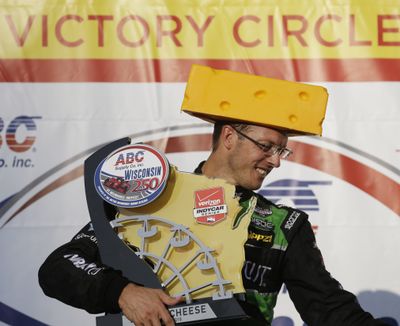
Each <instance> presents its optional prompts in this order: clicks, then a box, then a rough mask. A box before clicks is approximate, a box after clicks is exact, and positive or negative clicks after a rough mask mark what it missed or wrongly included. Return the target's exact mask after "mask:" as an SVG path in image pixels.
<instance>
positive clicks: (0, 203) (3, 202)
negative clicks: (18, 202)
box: [0, 195, 14, 209]
mask: <svg viewBox="0 0 400 326" xmlns="http://www.w3.org/2000/svg"><path fill="white" fill-rule="evenodd" d="M13 197H14V195H11V196H10V197H7V198H6V199H4V200H3V201H1V202H0V209H1V208H2V207H3V206H4V205H5V204H6V203H7V202H8V201H9V200H10V199H11V198H13Z"/></svg>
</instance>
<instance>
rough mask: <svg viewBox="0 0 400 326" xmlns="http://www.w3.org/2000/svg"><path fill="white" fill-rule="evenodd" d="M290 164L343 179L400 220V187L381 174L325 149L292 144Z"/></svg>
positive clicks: (292, 142) (296, 143)
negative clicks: (389, 210) (393, 213)
mask: <svg viewBox="0 0 400 326" xmlns="http://www.w3.org/2000/svg"><path fill="white" fill-rule="evenodd" d="M290 148H291V149H293V152H294V153H295V154H294V155H292V157H291V158H290V161H292V162H296V163H299V164H303V165H306V166H309V167H311V168H314V169H317V170H319V171H322V172H325V173H327V174H330V175H332V176H335V177H337V178H339V179H342V180H344V181H346V182H348V183H350V184H352V185H353V186H355V187H357V188H359V189H361V190H362V191H364V192H366V193H367V194H369V195H371V196H372V197H374V198H375V199H376V200H378V201H380V202H381V203H382V204H384V205H385V206H387V207H388V208H390V209H391V210H393V211H394V212H395V213H396V214H398V215H399V216H400V202H399V200H398V199H399V198H400V184H399V183H397V182H396V181H394V180H393V179H390V178H389V177H387V176H385V175H384V174H382V173H381V172H379V171H377V170H375V169H373V168H371V167H369V166H367V165H364V164H363V163H361V162H358V161H356V160H354V159H352V158H350V157H348V156H345V155H342V154H340V153H337V152H333V151H330V150H328V149H326V148H321V147H317V146H314V145H310V144H305V143H300V142H295V141H291V142H290Z"/></svg>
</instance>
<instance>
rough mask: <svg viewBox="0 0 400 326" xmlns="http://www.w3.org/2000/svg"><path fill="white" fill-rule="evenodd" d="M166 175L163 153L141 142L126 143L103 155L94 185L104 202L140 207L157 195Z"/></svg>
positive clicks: (162, 186)
mask: <svg viewBox="0 0 400 326" xmlns="http://www.w3.org/2000/svg"><path fill="white" fill-rule="evenodd" d="M168 176H169V163H168V160H167V158H166V157H165V155H164V154H163V153H161V152H160V151H158V150H157V149H155V148H154V147H152V146H149V145H145V144H134V145H127V146H124V147H121V148H119V149H118V150H116V151H114V152H113V153H111V154H110V155H109V156H108V157H107V158H106V159H104V160H103V161H102V162H101V163H100V164H99V166H98V167H97V169H96V173H95V180H94V182H95V187H96V190H97V192H98V194H99V195H100V196H101V197H102V198H103V199H104V200H105V201H107V202H108V203H110V204H112V205H115V206H119V207H130V208H132V207H140V206H144V205H146V204H149V203H151V202H152V201H154V200H155V199H156V198H157V197H158V196H160V195H161V193H162V192H163V190H164V188H165V186H166V185H167V180H168Z"/></svg>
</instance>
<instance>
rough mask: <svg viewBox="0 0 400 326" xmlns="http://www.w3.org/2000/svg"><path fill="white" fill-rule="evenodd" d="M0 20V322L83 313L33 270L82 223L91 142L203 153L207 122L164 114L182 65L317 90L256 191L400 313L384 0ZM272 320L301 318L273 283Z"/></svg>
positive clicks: (399, 156) (394, 43) (184, 165)
mask: <svg viewBox="0 0 400 326" xmlns="http://www.w3.org/2000/svg"><path fill="white" fill-rule="evenodd" d="M0 32H1V39H0V81H1V83H0V108H1V109H0V181H1V188H0V248H1V250H0V261H1V278H0V323H1V322H2V323H5V324H11V325H44V324H49V325H71V324H75V325H94V324H95V318H94V316H93V315H90V314H88V313H86V312H85V311H82V310H79V309H75V308H72V307H69V306H66V305H64V304H62V303H60V302H58V301H56V300H54V299H51V298H48V297H46V296H45V295H44V294H43V293H42V291H41V289H40V288H39V285H38V282H37V271H38V268H39V266H40V265H41V263H42V262H43V261H44V259H45V258H46V257H47V256H48V255H49V253H50V252H51V251H52V250H54V249H55V248H56V247H57V246H59V245H61V244H63V243H65V242H67V241H69V240H70V239H71V238H72V237H73V235H74V234H76V233H77V232H78V231H79V229H80V228H81V227H82V226H83V225H84V224H86V223H87V222H88V220H89V215H88V211H87V207H86V202H85V195H84V188H83V178H82V173H83V169H82V164H83V161H84V159H85V158H86V157H87V156H88V155H90V154H91V153H92V152H93V151H95V150H96V149H97V148H99V147H100V146H102V145H104V144H106V143H108V142H111V141H113V140H115V139H118V138H121V137H126V136H130V137H132V138H133V139H134V141H137V142H140V141H143V142H151V143H152V144H155V145H156V146H157V147H158V148H160V149H161V150H164V151H165V152H166V153H167V156H168V158H169V160H170V162H171V163H172V164H175V165H176V166H178V168H179V169H180V170H182V171H192V170H193V169H194V168H195V167H196V166H197V164H198V162H200V161H201V160H203V159H205V158H206V157H207V155H208V153H209V149H210V144H211V138H210V133H211V132H212V126H211V125H210V124H207V123H205V122H203V121H201V120H198V119H196V118H193V117H190V116H187V115H185V114H181V113H180V112H179V108H180V104H181V101H182V99H183V93H184V88H185V81H186V79H187V77H188V72H189V69H190V66H191V64H193V63H199V64H205V65H209V66H212V67H214V68H222V69H231V70H235V71H241V72H247V73H254V74H259V75H264V76H268V77H274V78H280V79H287V80H296V81H302V82H308V83H315V84H318V85H322V86H325V87H326V88H327V89H328V92H329V94H330V98H329V102H328V109H327V117H326V120H325V123H324V132H323V137H294V138H292V139H291V141H290V143H289V147H291V148H292V149H293V150H294V152H295V154H294V155H293V157H292V158H291V159H290V160H287V161H284V162H282V164H281V167H280V168H279V169H277V170H276V171H274V172H273V173H272V174H271V175H270V176H269V177H268V178H267V179H266V181H265V183H264V185H263V187H262V188H261V189H260V190H259V191H260V192H261V193H262V194H263V195H265V196H266V197H268V198H269V199H271V200H272V201H275V202H280V203H285V204H289V205H291V206H295V207H297V208H299V209H302V210H304V211H306V212H307V213H308V214H309V216H310V220H311V222H312V223H313V227H314V230H315V233H316V237H317V242H318V245H319V247H320V249H321V251H322V253H323V255H324V259H325V264H326V266H327V269H328V270H329V271H330V272H331V273H332V275H333V276H334V277H335V278H337V279H338V280H339V281H340V282H341V283H342V285H343V287H344V288H345V289H347V290H350V291H352V292H353V293H355V294H356V295H357V297H358V299H359V301H360V304H361V305H362V306H363V307H364V308H365V309H366V310H368V311H370V312H371V313H372V314H373V315H374V316H375V317H385V318H388V319H387V320H390V321H391V323H392V325H398V324H399V323H400V277H399V275H400V262H399V259H398V257H399V254H398V252H399V249H400V236H399V234H400V220H399V217H400V185H399V180H400V143H399V139H400V132H399V130H400V1H399V0H381V1H379V2H378V1H372V0H364V1H350V0H349V1H344V0H343V1H339V0H338V1H324V2H320V1H316V0H314V1H312V0H304V1H296V2H293V1H285V0H283V1H282V0H280V1H268V2H267V1H256V0H254V1H252V0H249V1H221V0H220V1H217V0H208V1H183V0H176V1H169V0H168V1H161V0H159V1H156V0H153V1H151V0H149V1H146V2H144V1H139V0H129V1H125V0H119V1H109V0H104V1H89V2H84V1H77V0H68V1H66V0H64V1H62V0H59V1H55V0H53V1H44V0H41V1H29V0H13V1H7V0H5V1H2V2H1V4H0ZM245 277H250V278H254V277H257V275H254V273H252V270H251V269H249V270H248V271H247V272H246V274H245ZM274 325H275V326H291V325H296V326H297V325H303V322H302V321H301V319H300V317H299V315H298V313H297V312H296V311H295V309H294V307H293V305H292V303H291V302H290V298H289V295H288V293H287V292H286V290H285V288H282V291H281V294H280V296H279V299H278V303H277V308H276V311H275V320H274Z"/></svg>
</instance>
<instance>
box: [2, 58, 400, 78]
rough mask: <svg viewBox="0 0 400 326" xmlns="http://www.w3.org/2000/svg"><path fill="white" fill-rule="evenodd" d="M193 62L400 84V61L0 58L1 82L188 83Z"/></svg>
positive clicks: (265, 72) (247, 70) (277, 73)
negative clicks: (398, 82)
mask: <svg viewBox="0 0 400 326" xmlns="http://www.w3.org/2000/svg"><path fill="white" fill-rule="evenodd" d="M192 64H203V65H208V66H211V67H214V68H217V69H230V70H234V71H239V72H245V73H253V74H256V75H264V76H268V77H271V78H278V79H286V80H294V81H305V82H317V81H336V82H350V81H400V59H259V60H257V59H253V60H249V59H235V60H213V59H159V60H158V59H157V60H156V59H155V60H151V59H135V60H130V59H127V60H109V59H107V60H101V59H91V60H84V59H76V60H69V59H65V60H64V59H42V60H40V59H34V60H31V59H29V60H28V59H27V60H13V59H3V60H0V82H138V83H145V82H186V80H187V77H188V73H189V70H190V67H191V65H192Z"/></svg>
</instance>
